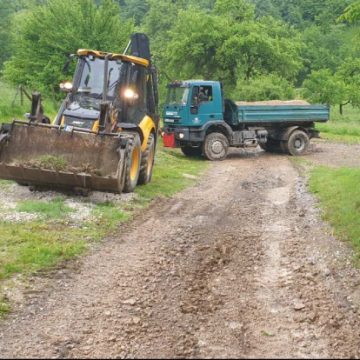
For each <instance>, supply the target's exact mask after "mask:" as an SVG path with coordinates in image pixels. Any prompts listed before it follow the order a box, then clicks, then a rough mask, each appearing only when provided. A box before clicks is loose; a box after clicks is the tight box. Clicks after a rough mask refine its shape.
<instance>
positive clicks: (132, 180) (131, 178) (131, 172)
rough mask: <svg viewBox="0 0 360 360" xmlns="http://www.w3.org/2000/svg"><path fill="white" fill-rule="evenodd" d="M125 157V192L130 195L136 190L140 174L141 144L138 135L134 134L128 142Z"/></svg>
mask: <svg viewBox="0 0 360 360" xmlns="http://www.w3.org/2000/svg"><path fill="white" fill-rule="evenodd" d="M125 157H126V158H125V184H124V189H123V192H125V193H130V192H133V191H134V190H135V187H136V184H137V183H138V179H139V174H140V164H141V142H140V137H139V135H138V134H134V136H133V137H132V138H130V139H129V140H128V145H127V152H126V155H125Z"/></svg>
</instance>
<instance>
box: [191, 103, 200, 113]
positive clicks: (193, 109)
mask: <svg viewBox="0 0 360 360" xmlns="http://www.w3.org/2000/svg"><path fill="white" fill-rule="evenodd" d="M198 111H199V107H198V106H197V105H192V106H190V113H191V114H193V115H196V114H197V113H198Z"/></svg>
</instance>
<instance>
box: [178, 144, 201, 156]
mask: <svg viewBox="0 0 360 360" xmlns="http://www.w3.org/2000/svg"><path fill="white" fill-rule="evenodd" d="M181 151H182V153H183V154H184V155H185V156H189V157H191V156H193V157H195V156H201V154H202V149H201V147H192V146H182V147H181Z"/></svg>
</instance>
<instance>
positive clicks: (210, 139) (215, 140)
mask: <svg viewBox="0 0 360 360" xmlns="http://www.w3.org/2000/svg"><path fill="white" fill-rule="evenodd" d="M228 150H229V140H228V139H227V137H226V136H225V135H224V134H221V133H217V132H213V133H211V134H209V135H207V136H206V138H205V141H204V144H203V153H204V155H205V157H206V158H207V159H208V160H211V161H215V160H218V161H221V160H224V159H225V158H226V155H227V153H228Z"/></svg>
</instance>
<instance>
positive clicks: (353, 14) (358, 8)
mask: <svg viewBox="0 0 360 360" xmlns="http://www.w3.org/2000/svg"><path fill="white" fill-rule="evenodd" d="M338 20H340V21H342V20H345V21H348V22H350V23H353V22H355V21H358V20H360V1H359V0H357V1H355V2H354V3H352V4H351V5H349V6H348V7H347V8H346V9H345V11H344V13H343V14H342V15H341V16H340V17H339V19H338Z"/></svg>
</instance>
